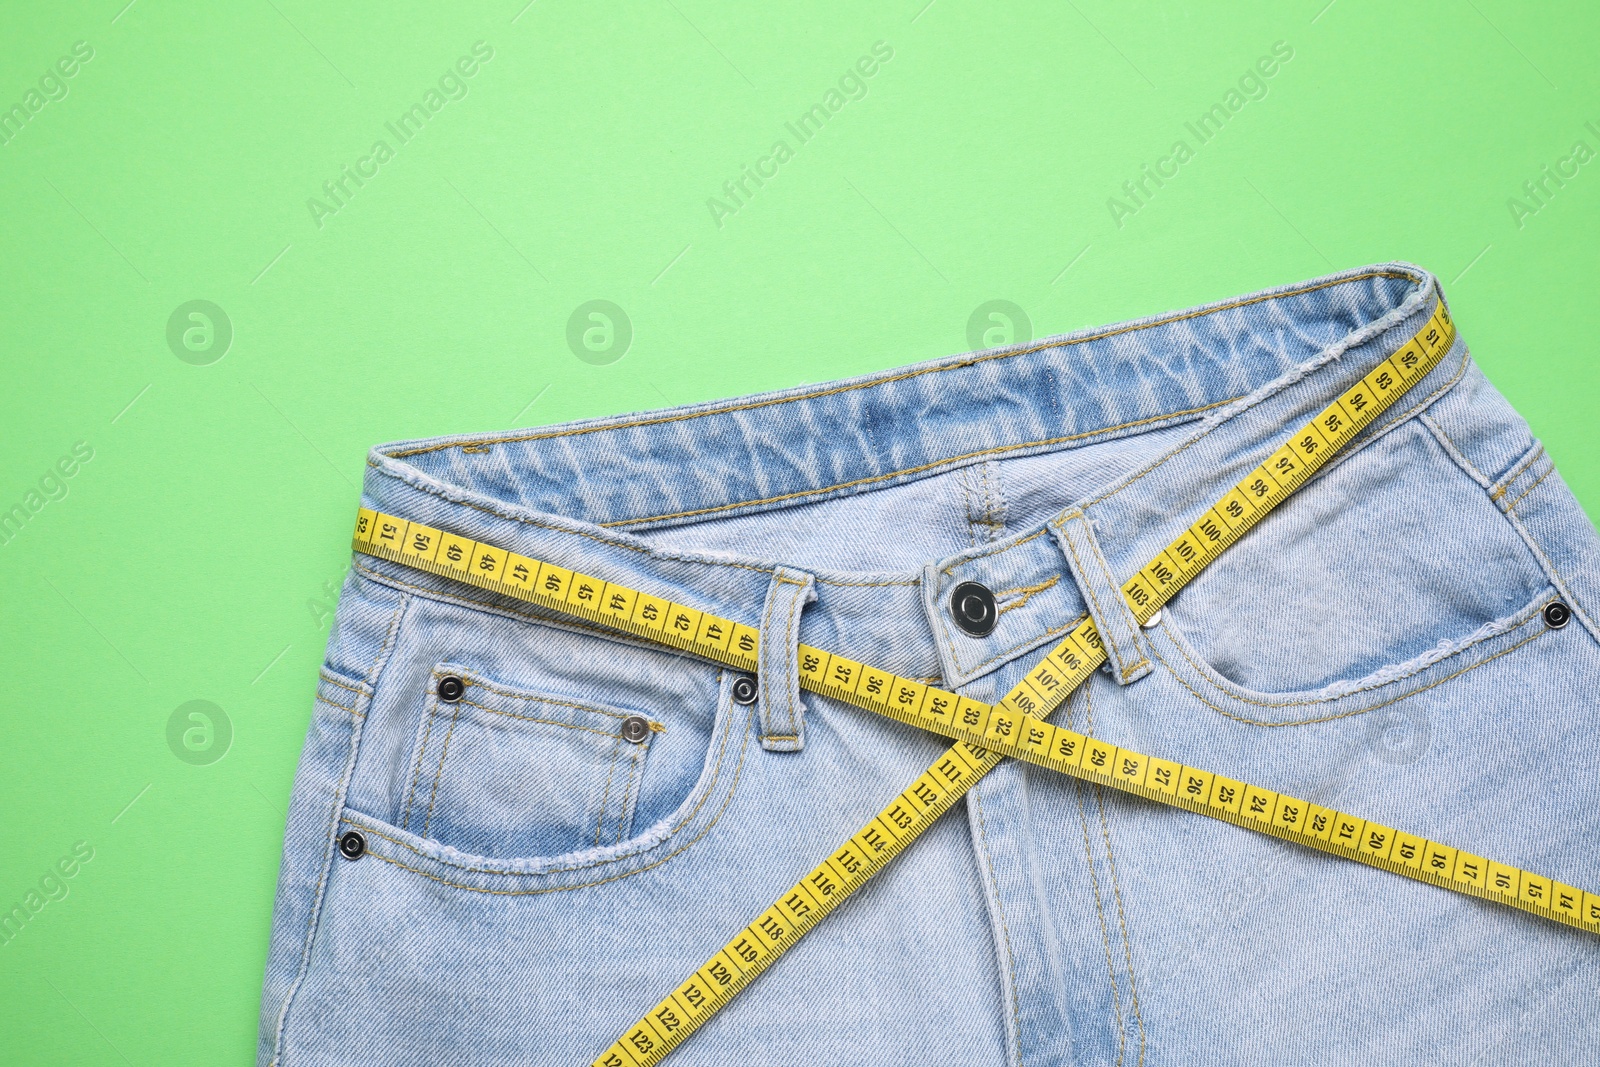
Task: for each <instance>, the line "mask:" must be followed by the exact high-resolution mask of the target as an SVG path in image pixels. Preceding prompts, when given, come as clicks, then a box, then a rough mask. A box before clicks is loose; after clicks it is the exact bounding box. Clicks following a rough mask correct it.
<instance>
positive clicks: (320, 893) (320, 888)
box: [267, 593, 411, 1067]
mask: <svg viewBox="0 0 1600 1067" xmlns="http://www.w3.org/2000/svg"><path fill="white" fill-rule="evenodd" d="M410 603H411V598H410V597H409V596H407V595H406V594H404V593H402V594H400V602H399V603H398V604H396V605H395V608H394V614H393V615H391V616H390V617H389V627H388V632H387V633H386V634H385V635H384V639H383V643H382V644H381V645H379V646H378V654H377V655H376V656H374V657H373V660H372V666H371V667H369V668H368V669H367V677H366V679H365V681H366V684H367V687H368V688H369V689H373V688H375V686H376V684H377V680H378V676H379V674H381V673H382V671H383V668H384V667H385V666H386V665H387V664H388V657H389V653H390V652H391V651H393V648H394V644H395V640H396V638H397V637H398V636H399V633H400V620H401V618H402V616H404V614H405V610H406V608H407V607H408V606H409V605H410ZM362 725H363V723H362V722H361V721H358V722H357V723H356V724H355V726H354V727H353V728H352V730H351V733H350V742H349V744H350V755H349V756H348V757H346V759H345V766H344V774H343V775H342V776H341V777H340V779H339V784H338V786H337V787H336V788H335V789H334V793H333V803H332V804H331V805H329V809H328V828H327V830H326V831H325V837H326V839H327V842H326V844H325V845H324V846H323V856H322V870H321V872H320V873H319V874H318V876H317V889H316V892H315V893H314V894H313V895H312V902H311V913H310V915H308V916H307V917H306V934H305V941H304V942H303V943H302V945H301V948H300V966H299V967H298V968H296V970H295V976H294V980H293V981H292V982H290V983H289V988H288V990H286V991H285V993H284V995H283V1007H281V1008H279V1009H278V1026H277V1030H276V1032H275V1033H274V1034H273V1041H272V1059H271V1060H270V1061H269V1062H268V1065H267V1067H279V1065H280V1064H282V1062H283V1038H284V1033H285V1031H286V1030H287V1029H288V1023H289V1009H290V1008H291V1007H293V1006H294V998H295V996H296V995H298V994H299V992H300V984H301V983H302V982H303V981H304V980H305V976H306V972H307V971H308V970H310V967H311V944H312V942H313V941H314V940H315V939H316V933H317V925H318V920H319V919H320V918H321V917H322V902H323V899H324V893H325V892H326V890H327V886H328V875H329V874H330V873H331V871H332V869H333V853H334V847H335V845H334V842H335V840H336V834H335V831H336V830H337V829H338V828H339V819H340V816H341V815H342V814H343V811H344V801H345V795H346V793H347V792H348V791H349V788H350V776H351V775H352V774H353V773H355V766H356V754H357V752H359V751H360V748H361V728H362Z"/></svg>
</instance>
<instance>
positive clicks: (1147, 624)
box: [1144, 609, 1161, 630]
mask: <svg viewBox="0 0 1600 1067" xmlns="http://www.w3.org/2000/svg"><path fill="white" fill-rule="evenodd" d="M1160 625H1161V612H1160V610H1159V609H1158V610H1157V611H1156V613H1155V614H1154V615H1152V616H1150V617H1149V618H1148V619H1146V620H1145V621H1144V628H1145V629H1146V630H1154V629H1155V628H1156V627H1157V626H1160Z"/></svg>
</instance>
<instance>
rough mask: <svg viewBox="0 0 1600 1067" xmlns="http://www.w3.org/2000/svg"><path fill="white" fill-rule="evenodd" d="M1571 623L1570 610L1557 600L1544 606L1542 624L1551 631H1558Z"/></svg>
mask: <svg viewBox="0 0 1600 1067" xmlns="http://www.w3.org/2000/svg"><path fill="white" fill-rule="evenodd" d="M1571 621H1572V609H1571V608H1569V607H1567V606H1566V605H1565V604H1563V603H1562V602H1561V601H1559V600H1553V601H1551V602H1550V603H1548V604H1546V605H1545V606H1544V624H1545V625H1546V626H1548V627H1550V629H1552V630H1559V629H1561V628H1562V627H1563V626H1565V625H1566V624H1567V623H1569V622H1571Z"/></svg>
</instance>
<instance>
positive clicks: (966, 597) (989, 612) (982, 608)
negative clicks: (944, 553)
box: [950, 582, 997, 637]
mask: <svg viewBox="0 0 1600 1067" xmlns="http://www.w3.org/2000/svg"><path fill="white" fill-rule="evenodd" d="M950 616H951V617H952V618H953V619H955V621H956V625H957V626H959V627H961V629H962V630H963V631H964V632H966V633H968V634H971V635H972V636H973V637H987V636H988V635H989V631H991V630H993V629H994V624H995V619H996V618H997V616H996V614H995V609H994V594H993V593H991V592H989V590H987V589H985V588H984V587H983V586H981V585H979V584H978V583H977V582H962V583H961V584H960V585H958V586H956V588H955V592H953V593H951V594H950Z"/></svg>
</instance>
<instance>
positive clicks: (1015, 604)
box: [995, 574, 1061, 618]
mask: <svg viewBox="0 0 1600 1067" xmlns="http://www.w3.org/2000/svg"><path fill="white" fill-rule="evenodd" d="M1059 581H1061V575H1059V574H1057V575H1055V576H1053V577H1050V578H1046V579H1045V580H1044V581H1042V582H1035V583H1033V584H1032V585H1019V586H1016V587H1014V588H1012V589H1002V590H1001V591H1000V592H998V593H996V594H995V599H996V600H998V599H1000V598H1001V597H1003V596H1006V595H1007V594H1009V593H1015V594H1016V596H1014V597H1012V598H1011V599H1010V600H1008V601H1006V604H1005V606H1004V607H1002V608H999V609H997V610H996V611H995V617H996V618H998V617H1000V616H1001V615H1004V614H1005V613H1006V612H1008V611H1013V610H1015V609H1017V608H1020V607H1023V606H1024V605H1026V604H1027V603H1028V601H1030V600H1032V599H1033V598H1034V596H1035V595H1036V594H1039V593H1042V592H1044V591H1045V590H1046V589H1049V588H1051V587H1052V586H1054V585H1055V584H1056V583H1057V582H1059Z"/></svg>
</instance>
